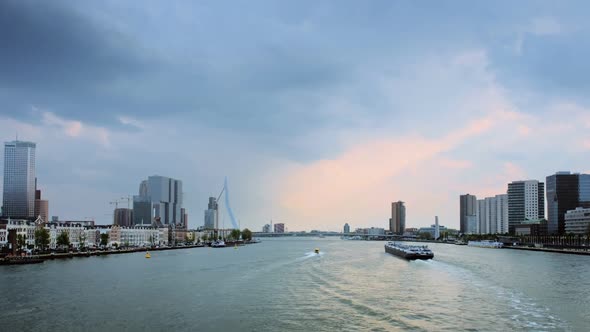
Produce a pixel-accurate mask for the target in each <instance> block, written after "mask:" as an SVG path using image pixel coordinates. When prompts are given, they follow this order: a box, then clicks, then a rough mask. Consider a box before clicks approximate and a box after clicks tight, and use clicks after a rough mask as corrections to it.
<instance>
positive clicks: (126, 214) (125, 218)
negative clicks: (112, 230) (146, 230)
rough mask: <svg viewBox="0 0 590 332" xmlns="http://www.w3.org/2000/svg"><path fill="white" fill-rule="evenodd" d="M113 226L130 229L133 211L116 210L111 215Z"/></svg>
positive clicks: (125, 209)
mask: <svg viewBox="0 0 590 332" xmlns="http://www.w3.org/2000/svg"><path fill="white" fill-rule="evenodd" d="M113 225H118V226H123V227H132V226H133V225H134V223H133V209H127V208H117V209H115V211H114V215H113Z"/></svg>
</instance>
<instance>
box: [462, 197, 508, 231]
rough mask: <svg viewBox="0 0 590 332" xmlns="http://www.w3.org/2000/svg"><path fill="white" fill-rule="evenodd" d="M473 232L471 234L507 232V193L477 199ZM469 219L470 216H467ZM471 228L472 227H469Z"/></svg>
mask: <svg viewBox="0 0 590 332" xmlns="http://www.w3.org/2000/svg"><path fill="white" fill-rule="evenodd" d="M476 206H477V212H476V218H475V219H476V220H477V222H474V223H475V224H476V225H475V226H476V230H475V232H472V234H475V233H478V234H498V233H499V234H504V233H508V195H507V194H502V195H496V196H494V197H486V198H484V199H478V200H477V202H476ZM468 219H470V218H468ZM471 228H473V227H471Z"/></svg>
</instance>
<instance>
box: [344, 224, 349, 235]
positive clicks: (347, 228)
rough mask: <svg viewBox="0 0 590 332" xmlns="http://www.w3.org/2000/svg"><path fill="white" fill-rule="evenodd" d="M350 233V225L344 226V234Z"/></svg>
mask: <svg viewBox="0 0 590 332" xmlns="http://www.w3.org/2000/svg"><path fill="white" fill-rule="evenodd" d="M348 233H350V226H349V225H348V223H346V224H344V234H348Z"/></svg>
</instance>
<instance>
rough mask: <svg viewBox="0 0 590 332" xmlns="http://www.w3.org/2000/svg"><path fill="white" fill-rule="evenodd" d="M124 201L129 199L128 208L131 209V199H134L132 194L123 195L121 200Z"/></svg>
mask: <svg viewBox="0 0 590 332" xmlns="http://www.w3.org/2000/svg"><path fill="white" fill-rule="evenodd" d="M123 201H127V208H128V209H130V208H131V206H130V205H131V201H132V199H131V196H129V195H128V196H125V197H121V200H120V202H123Z"/></svg>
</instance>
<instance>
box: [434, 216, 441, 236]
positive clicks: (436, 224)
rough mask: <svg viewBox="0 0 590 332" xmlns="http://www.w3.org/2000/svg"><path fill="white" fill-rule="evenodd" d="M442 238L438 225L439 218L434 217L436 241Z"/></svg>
mask: <svg viewBox="0 0 590 332" xmlns="http://www.w3.org/2000/svg"><path fill="white" fill-rule="evenodd" d="M439 237H440V226H439V225H438V216H435V217H434V239H435V240H438V238H439Z"/></svg>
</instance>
